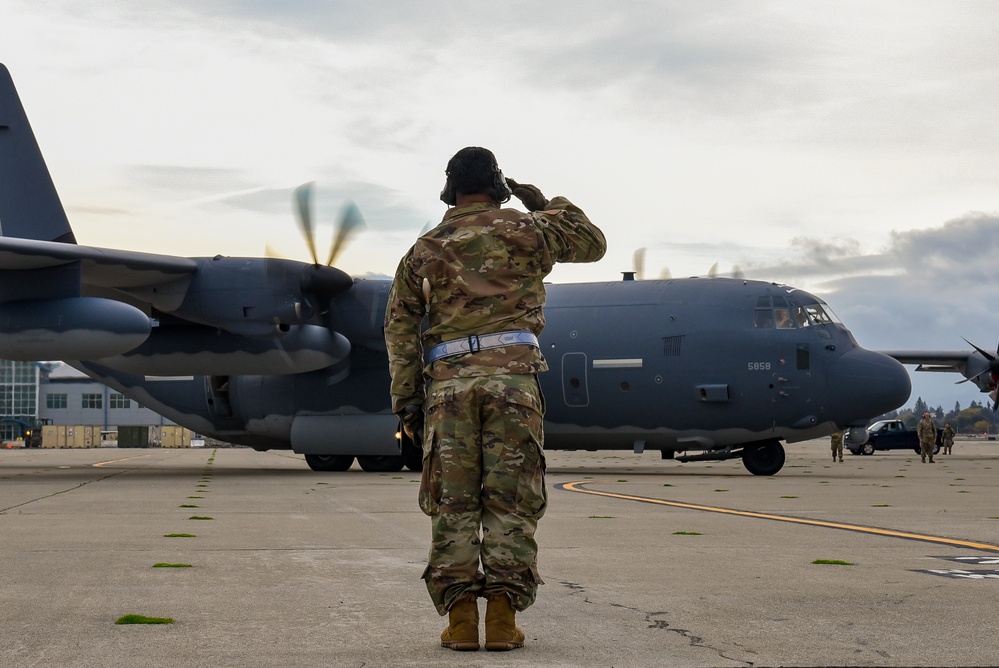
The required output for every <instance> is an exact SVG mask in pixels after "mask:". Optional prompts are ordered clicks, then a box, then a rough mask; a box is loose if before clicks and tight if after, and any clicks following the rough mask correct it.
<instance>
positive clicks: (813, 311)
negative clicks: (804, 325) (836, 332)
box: [803, 304, 832, 325]
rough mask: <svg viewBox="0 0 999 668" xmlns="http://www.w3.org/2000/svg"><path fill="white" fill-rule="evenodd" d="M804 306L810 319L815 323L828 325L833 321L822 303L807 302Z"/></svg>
mask: <svg viewBox="0 0 999 668" xmlns="http://www.w3.org/2000/svg"><path fill="white" fill-rule="evenodd" d="M803 308H804V310H805V312H806V313H808V319H809V320H811V321H812V324H813V325H828V324H830V323H831V322H832V319H831V318H830V317H829V315H828V314H827V313H826V312H825V311H824V310H823V309H822V306H821V305H820V304H807V305H805V306H804V307H803Z"/></svg>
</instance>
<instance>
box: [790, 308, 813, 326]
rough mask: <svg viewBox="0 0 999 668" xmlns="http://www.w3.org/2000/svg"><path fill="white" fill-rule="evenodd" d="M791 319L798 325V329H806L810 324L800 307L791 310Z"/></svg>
mask: <svg viewBox="0 0 999 668" xmlns="http://www.w3.org/2000/svg"><path fill="white" fill-rule="evenodd" d="M791 317H792V318H794V321H795V322H796V323H797V324H798V327H808V326H809V325H811V324H812V323H811V322H809V320H808V314H807V313H805V309H803V308H801V307H800V306H795V307H794V308H793V309H791Z"/></svg>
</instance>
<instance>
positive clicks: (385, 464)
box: [357, 455, 405, 473]
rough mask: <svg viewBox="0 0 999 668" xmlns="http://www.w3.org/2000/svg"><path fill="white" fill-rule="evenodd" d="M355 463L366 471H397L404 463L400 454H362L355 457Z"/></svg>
mask: <svg viewBox="0 0 999 668" xmlns="http://www.w3.org/2000/svg"><path fill="white" fill-rule="evenodd" d="M357 463H358V464H360V465H361V469H362V470H364V471H367V472H368V473H398V472H399V471H401V470H402V467H403V466H404V465H405V463H404V462H403V458H402V455H396V456H388V455H384V456H378V455H364V456H362V457H358V458H357Z"/></svg>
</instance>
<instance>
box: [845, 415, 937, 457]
mask: <svg viewBox="0 0 999 668" xmlns="http://www.w3.org/2000/svg"><path fill="white" fill-rule="evenodd" d="M941 431H943V430H942V429H940V428H939V427H937V439H936V443H934V444H933V454H937V453H938V452H940V432H941ZM851 435H852V432H847V438H846V440H845V442H844V443H843V445H844V447H845V448H846V449H848V450H849V451H850V452H852V453H853V454H855V455H860V454H864V455H873V454H874V451H875V450H899V449H905V450H912V451H914V452H915V453H916V454H917V455H918V454H919V436H918V435H917V434H916V430H915V429H906V428H905V423H904V422H902V421H901V420H879V421H878V422H875V423H874V424H872V425H871V426H870V427H868V428H867V438H866V440H864V441H863V442H858V441H857V439H854V438H851Z"/></svg>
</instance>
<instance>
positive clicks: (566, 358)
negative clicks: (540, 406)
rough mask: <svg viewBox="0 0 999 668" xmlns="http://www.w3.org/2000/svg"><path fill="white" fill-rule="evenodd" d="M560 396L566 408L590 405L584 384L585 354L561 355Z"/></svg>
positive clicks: (587, 390)
mask: <svg viewBox="0 0 999 668" xmlns="http://www.w3.org/2000/svg"><path fill="white" fill-rule="evenodd" d="M562 396H563V397H564V398H565V405H566V406H571V407H574V408H583V407H585V406H589V405H590V392H589V388H588V387H587V383H586V353H566V354H564V355H562Z"/></svg>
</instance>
